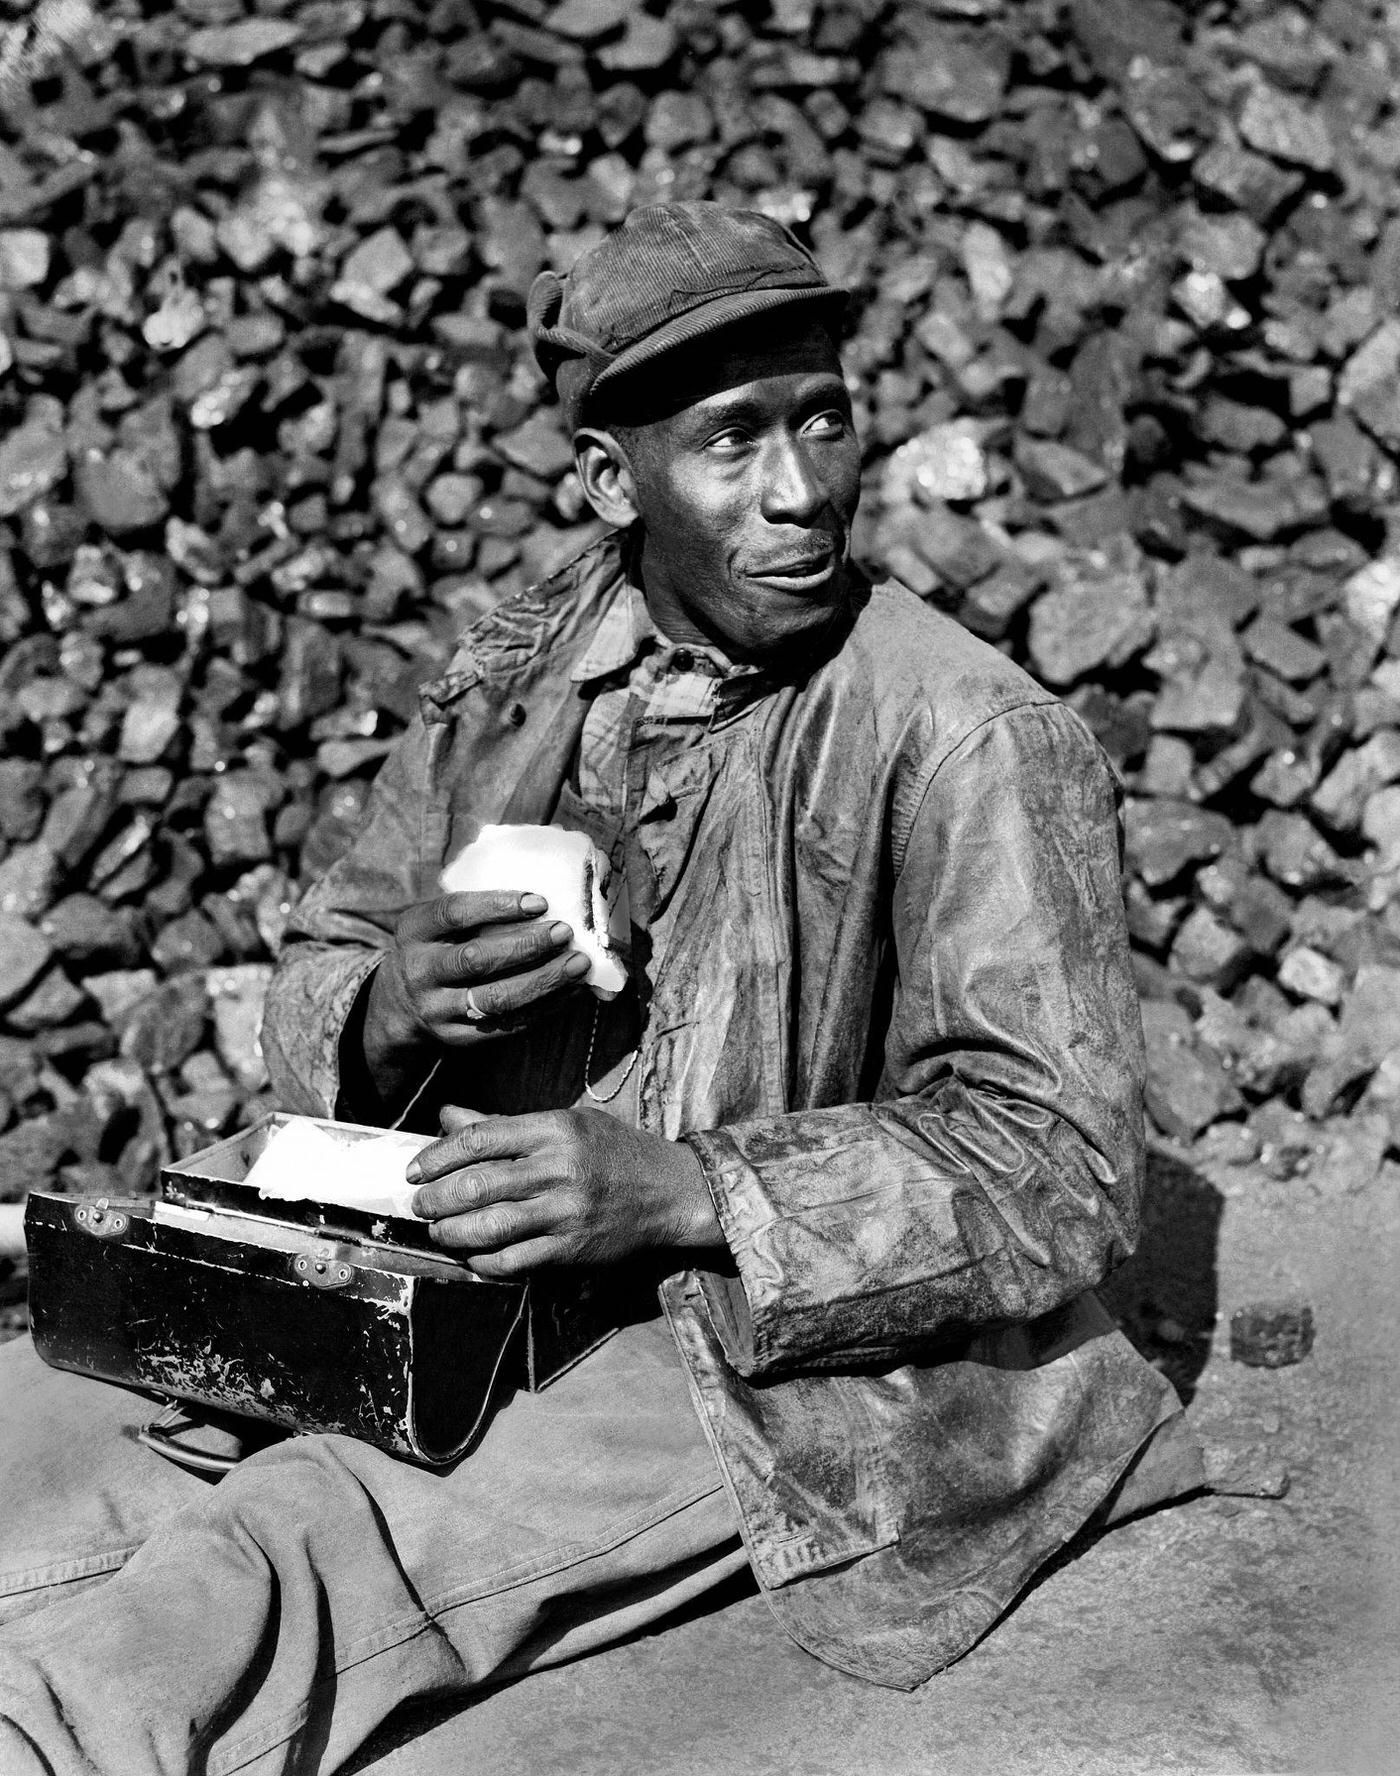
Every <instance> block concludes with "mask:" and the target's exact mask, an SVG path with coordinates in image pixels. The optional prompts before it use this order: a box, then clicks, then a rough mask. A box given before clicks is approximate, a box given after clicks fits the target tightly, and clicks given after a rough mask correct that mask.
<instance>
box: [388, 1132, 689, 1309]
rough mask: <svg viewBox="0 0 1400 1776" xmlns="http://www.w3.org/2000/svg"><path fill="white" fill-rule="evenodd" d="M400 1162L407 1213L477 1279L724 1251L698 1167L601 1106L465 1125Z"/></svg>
mask: <svg viewBox="0 0 1400 1776" xmlns="http://www.w3.org/2000/svg"><path fill="white" fill-rule="evenodd" d="M442 1126H443V1130H444V1134H443V1136H442V1139H441V1140H438V1141H434V1142H433V1144H432V1146H431V1147H425V1148H424V1149H423V1151H422V1152H421V1153H420V1154H419V1155H418V1156H417V1158H416V1159H415V1160H414V1162H413V1163H412V1164H411V1165H410V1166H409V1169H408V1178H409V1182H410V1183H420V1182H421V1186H422V1187H421V1189H420V1190H419V1191H418V1194H417V1195H416V1197H415V1198H414V1202H413V1210H414V1213H415V1214H416V1215H421V1216H422V1217H423V1219H424V1220H426V1221H431V1222H432V1223H433V1226H432V1237H433V1239H434V1240H435V1241H436V1242H437V1244H439V1245H442V1246H447V1247H449V1248H451V1249H452V1250H454V1251H461V1252H469V1253H471V1254H472V1256H471V1257H470V1259H469V1260H468V1262H469V1264H470V1266H471V1268H472V1269H473V1270H474V1271H475V1272H476V1273H477V1275H478V1276H483V1277H491V1278H504V1277H514V1276H519V1275H521V1274H523V1273H525V1272H527V1271H531V1270H537V1269H539V1268H540V1267H541V1266H542V1265H552V1264H612V1263H615V1262H616V1261H617V1260H618V1259H620V1258H626V1257H627V1256H629V1255H630V1254H631V1253H633V1252H640V1251H646V1250H648V1249H654V1248H657V1247H664V1246H684V1247H695V1246H716V1245H722V1244H723V1240H722V1238H721V1235H720V1230H719V1223H718V1221H717V1220H716V1219H715V1211H714V1205H713V1204H712V1203H711V1201H710V1193H709V1188H708V1186H707V1185H706V1183H705V1174H704V1172H703V1171H702V1169H701V1166H700V1161H699V1160H698V1159H697V1158H696V1156H695V1154H694V1153H692V1152H691V1150H690V1148H689V1147H687V1146H685V1144H684V1143H683V1142H679V1141H665V1140H662V1138H661V1137H660V1136H659V1135H650V1134H645V1133H643V1132H642V1131H641V1130H639V1129H634V1128H629V1127H628V1126H627V1125H626V1124H625V1123H622V1122H618V1121H617V1120H616V1118H614V1117H611V1116H605V1115H604V1114H603V1113H602V1111H600V1110H550V1111H542V1112H539V1113H537V1114H535V1115H530V1116H490V1117H487V1118H485V1119H484V1120H482V1121H473V1122H469V1121H467V1120H466V1118H465V1117H464V1116H463V1114H462V1113H461V1112H459V1111H457V1110H454V1109H452V1108H450V1107H449V1108H447V1109H445V1110H444V1111H443V1112H442Z"/></svg>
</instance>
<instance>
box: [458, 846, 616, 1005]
mask: <svg viewBox="0 0 1400 1776" xmlns="http://www.w3.org/2000/svg"><path fill="white" fill-rule="evenodd" d="M611 875H612V866H611V864H610V863H609V862H608V859H607V857H606V856H605V855H604V854H603V852H602V851H600V850H599V849H598V847H597V846H596V845H595V844H594V843H593V841H592V839H590V838H589V837H588V836H587V834H586V833H578V832H566V831H565V830H564V829H563V828H562V827H558V826H483V827H482V829H481V833H480V836H479V837H477V838H475V839H473V840H472V842H471V844H470V845H467V846H466V847H464V849H463V850H461V851H459V852H458V853H457V855H456V856H455V857H454V858H453V859H452V861H451V862H450V863H449V864H447V866H446V867H445V868H444V869H443V872H442V874H441V876H440V877H439V878H438V880H439V882H440V883H441V886H442V889H443V892H444V893H446V894H460V893H471V892H475V893H481V892H483V891H486V890H494V889H505V890H507V891H509V890H516V891H517V892H519V893H521V894H539V895H542V896H543V898H544V899H545V900H546V901H547V902H548V903H549V905H548V912H547V913H546V914H545V917H547V918H549V919H563V920H564V921H565V922H566V923H567V924H568V925H571V926H572V927H573V933H574V941H573V946H572V947H573V948H574V949H575V950H577V951H579V952H580V954H582V955H584V956H587V958H588V960H589V962H590V964H591V966H590V968H589V970H588V973H587V974H586V975H584V976H583V980H584V983H585V984H586V985H587V986H588V987H589V988H590V989H591V990H592V992H593V993H594V994H595V995H596V996H597V997H598V998H599V999H615V998H616V997H617V995H618V994H619V993H620V992H621V991H622V989H623V987H625V986H626V984H627V970H626V968H624V966H623V964H622V961H621V958H620V957H619V956H618V955H617V953H616V951H615V950H614V949H613V947H612V939H611V936H610V934H609V931H608V885H609V880H610V877H611Z"/></svg>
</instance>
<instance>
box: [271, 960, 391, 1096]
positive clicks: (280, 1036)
mask: <svg viewBox="0 0 1400 1776" xmlns="http://www.w3.org/2000/svg"><path fill="white" fill-rule="evenodd" d="M382 955H383V952H382V951H379V950H370V949H364V950H361V949H347V948H341V947H339V946H330V945H327V946H324V947H322V946H316V947H315V948H314V949H312V948H311V947H310V946H308V947H307V949H306V950H305V951H301V950H300V949H292V950H289V951H288V952H287V953H285V954H284V955H283V958H282V961H281V964H280V966H279V967H278V970H277V973H276V974H275V975H274V977H273V981H272V985H271V987H270V988H269V990H268V996H267V1011H266V1015H265V1018H264V1021H263V1038H262V1040H263V1054H264V1056H265V1058H266V1060H267V1068H268V1073H269V1075H270V1077H271V1080H272V1085H273V1089H274V1091H275V1092H276V1094H277V1097H278V1099H279V1101H280V1102H281V1103H282V1105H283V1107H284V1108H285V1109H288V1110H295V1111H300V1112H301V1113H302V1114H303V1115H306V1116H329V1117H334V1116H335V1115H336V1114H337V1110H338V1108H339V1102H340V1080H341V1042H342V1038H343V1037H344V1034H345V1026H346V1024H347V1023H348V1022H349V1019H350V1014H351V1012H352V1011H353V1010H354V1008H355V1004H356V1001H357V1000H358V999H359V997H360V994H361V992H362V991H363V989H364V987H365V985H366V983H367V982H368V980H369V978H370V976H371V975H372V974H373V973H374V970H375V968H376V967H377V966H378V964H379V962H380V960H381V958H382Z"/></svg>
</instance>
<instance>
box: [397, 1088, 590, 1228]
mask: <svg viewBox="0 0 1400 1776" xmlns="http://www.w3.org/2000/svg"><path fill="white" fill-rule="evenodd" d="M443 1114H444V1120H445V1118H446V1114H447V1112H446V1111H444V1113H443ZM454 1120H455V1118H454ZM561 1133H562V1129H561V1119H560V1117H559V1116H558V1114H557V1113H556V1112H554V1111H541V1112H539V1113H538V1114H536V1115H534V1116H484V1117H481V1118H478V1119H477V1120H476V1121H474V1122H468V1123H463V1124H461V1125H459V1126H458V1127H456V1128H454V1129H452V1130H450V1131H449V1132H448V1133H447V1134H445V1135H444V1136H443V1137H442V1138H441V1139H440V1140H437V1141H433V1142H432V1143H431V1144H430V1145H429V1146H427V1147H424V1148H423V1149H422V1151H421V1152H419V1153H416V1154H415V1155H414V1156H413V1158H412V1159H411V1160H410V1161H409V1163H408V1167H407V1169H406V1171H405V1173H404V1176H405V1177H406V1178H407V1179H408V1181H409V1183H410V1184H428V1183H431V1182H433V1181H434V1180H435V1179H438V1178H445V1177H447V1176H448V1174H449V1173H452V1172H460V1171H462V1169H463V1168H464V1167H469V1168H472V1169H473V1170H475V1171H480V1170H482V1169H484V1167H483V1162H484V1161H490V1160H501V1159H525V1158H528V1157H529V1156H530V1155H532V1154H535V1153H538V1152H539V1151H540V1149H541V1148H542V1147H544V1146H546V1145H548V1144H549V1143H550V1142H552V1141H554V1140H556V1139H557V1138H558V1137H559V1135H560V1134H561ZM424 1199H425V1193H424V1192H423V1191H421V1190H420V1191H419V1193H418V1198H417V1200H416V1201H415V1203H414V1208H415V1210H416V1211H417V1213H418V1214H420V1215H423V1216H424V1218H425V1219H431V1217H432V1214H433V1213H434V1211H433V1210H432V1209H431V1208H428V1207H425V1206H420V1205H422V1204H423V1203H424ZM427 1200H428V1201H430V1202H431V1201H436V1199H435V1198H430V1199H427ZM480 1200H482V1201H485V1200H486V1199H485V1198H484V1197H483V1198H481V1199H480ZM457 1206H458V1207H468V1206H472V1205H469V1204H467V1203H465V1202H461V1203H458V1204H457ZM437 1212H438V1213H447V1212H448V1211H447V1210H446V1209H443V1210H439V1211H437Z"/></svg>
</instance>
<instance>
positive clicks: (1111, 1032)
mask: <svg viewBox="0 0 1400 1776" xmlns="http://www.w3.org/2000/svg"><path fill="white" fill-rule="evenodd" d="M1118 800H1119V797H1118V792H1117V784H1116V779H1115V778H1114V776H1113V774H1112V772H1111V769H1110V767H1109V766H1108V763H1107V761H1106V760H1105V758H1104V757H1103V754H1102V753H1101V752H1100V750H1099V748H1098V747H1097V745H1096V744H1095V742H1094V741H1093V740H1092V738H1091V737H1090V736H1089V734H1088V732H1087V731H1086V730H1085V729H1084V728H1083V726H1082V724H1081V723H1080V722H1079V720H1078V718H1077V717H1075V716H1074V715H1072V714H1071V713H1070V711H1069V710H1067V709H1065V708H1064V707H1063V706H1062V705H1058V704H1050V705H1029V706H1025V707H1022V708H1019V709H1016V710H1013V711H1010V712H1008V713H1005V714H1000V715H997V716H994V717H992V718H991V719H989V720H988V721H986V722H985V723H984V724H983V725H981V726H980V727H978V728H976V729H974V730H973V731H972V732H971V733H970V734H969V735H967V736H966V737H965V738H964V739H963V740H962V741H961V743H960V744H959V745H958V746H957V747H956V748H955V749H954V750H953V751H952V752H951V753H950V754H949V755H948V756H947V757H946V758H943V759H942V760H941V761H940V762H939V763H938V764H937V766H936V767H934V768H933V769H932V771H931V773H930V775H929V776H928V779H927V781H926V783H925V784H924V786H923V789H922V794H921V795H919V796H918V799H917V801H916V804H915V805H916V811H915V813H914V815H913V818H912V820H911V821H910V822H909V827H908V833H907V837H904V838H903V842H902V844H901V837H902V835H901V834H899V833H896V834H895V835H894V857H893V864H894V883H893V906H892V915H893V943H894V950H895V957H896V964H897V977H898V978H897V983H896V988H895V994H894V1006H893V1012H892V1016H891V1020H890V1027H889V1033H888V1037H887V1040H886V1044H885V1065H884V1074H883V1078H882V1080H881V1084H880V1088H879V1090H878V1092H877V1101H875V1102H873V1103H861V1104H846V1105H839V1106H836V1107H833V1108H830V1109H817V1110H809V1111H799V1112H795V1113H791V1114H788V1115H783V1116H777V1117H772V1118H767V1119H760V1120H754V1121H747V1122H744V1123H741V1124H737V1125H733V1126H727V1127H723V1128H718V1129H711V1130H709V1131H706V1132H693V1133H689V1134H687V1135H686V1137H685V1139H686V1140H687V1141H688V1142H689V1144H690V1145H691V1146H692V1147H693V1149H694V1150H695V1152H696V1153H697V1154H698V1155H699V1157H700V1160H701V1163H702V1165H703V1167H704V1169H705V1172H706V1176H707V1179H708V1182H709V1186H710V1191H711V1194H712V1196H713V1198H714V1202H715V1207H716V1212H717V1214H718V1217H719V1220H720V1224H721V1228H722V1230H723V1233H724V1236H725V1239H726V1242H727V1243H728V1245H729V1248H730V1251H731V1253H732V1256H733V1270H734V1271H735V1272H736V1273H737V1274H735V1275H725V1274H721V1273H720V1272H718V1271H705V1272H703V1273H702V1277H701V1281H702V1286H703V1289H704V1291H705V1294H706V1297H707V1301H708V1305H709V1309H710V1314H711V1317H712V1319H713V1321H714V1324H715V1328H716V1331H717V1334H718V1336H719V1338H720V1342H721V1345H722V1347H723V1349H724V1352H725V1355H726V1357H727V1359H728V1360H729V1361H730V1363H731V1364H732V1365H733V1366H734V1367H735V1368H736V1369H738V1371H739V1372H740V1373H741V1374H743V1375H746V1376H749V1377H762V1376H765V1375H768V1374H775V1373H780V1372H783V1371H785V1370H791V1369H797V1368H804V1369H820V1368H848V1367H850V1366H852V1365H855V1364H861V1363H867V1362H869V1363H880V1364H888V1363H890V1362H891V1361H894V1362H898V1361H905V1360H909V1359H911V1358H912V1357H913V1356H914V1355H915V1354H916V1353H917V1352H918V1351H919V1350H920V1349H921V1348H922V1349H927V1348H928V1347H929V1346H935V1345H940V1344H944V1343H946V1342H947V1341H949V1340H959V1339H966V1338H967V1337H968V1336H970V1335H972V1334H974V1333H976V1332H978V1331H981V1330H991V1329H994V1328H998V1327H1002V1326H1006V1325H1008V1324H1012V1323H1017V1322H1027V1321H1030V1320H1033V1319H1036V1318H1038V1317H1039V1316H1040V1315H1042V1314H1044V1313H1046V1312H1048V1311H1049V1310H1050V1309H1052V1308H1054V1307H1056V1306H1058V1305H1060V1304H1061V1303H1063V1302H1065V1301H1067V1300H1068V1299H1070V1298H1071V1297H1072V1296H1074V1295H1076V1294H1078V1293H1080V1292H1081V1291H1082V1290H1084V1289H1085V1288H1089V1287H1092V1286H1093V1285H1094V1284H1095V1283H1096V1282H1098V1281H1099V1280H1100V1279H1101V1278H1102V1277H1103V1276H1104V1275H1105V1274H1106V1272H1107V1271H1108V1270H1109V1269H1111V1268H1112V1267H1113V1265H1114V1264H1115V1263H1117V1262H1118V1261H1120V1260H1121V1259H1122V1258H1123V1257H1124V1256H1126V1255H1127V1253H1128V1252H1130V1251H1131V1249H1132V1246H1133V1243H1134V1242H1135V1239H1136V1233H1137V1213H1138V1205H1139V1198H1140V1191H1141V1182H1142V1166H1143V1129H1142V1110H1141V1104H1142V1085H1143V1072H1144V1059H1143V1043H1142V1026H1141V1021H1140V1017H1139V1012H1138V1001H1137V995H1136V992H1135V989H1134V983H1133V976H1132V971H1131V966H1130V960H1129V953H1128V943H1127V932H1126V928H1125V920H1124V913H1123V901H1122V891H1121V873H1120V872H1121V830H1120V826H1119V821H1118ZM827 1015H830V1016H839V1015H840V1007H839V1005H832V1006H829V1007H828V1008H827Z"/></svg>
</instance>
